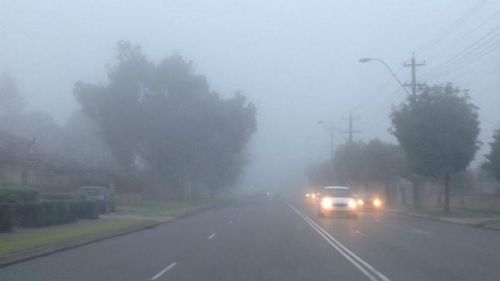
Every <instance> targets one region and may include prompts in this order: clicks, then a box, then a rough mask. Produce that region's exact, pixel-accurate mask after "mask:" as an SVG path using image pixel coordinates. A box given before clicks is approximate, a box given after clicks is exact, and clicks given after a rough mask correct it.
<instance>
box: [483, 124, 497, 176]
mask: <svg viewBox="0 0 500 281" xmlns="http://www.w3.org/2000/svg"><path fill="white" fill-rule="evenodd" d="M490 148H491V150H490V153H488V154H487V155H486V162H485V163H484V165H483V166H484V168H486V170H487V171H488V172H490V173H491V174H492V175H493V176H494V177H495V178H496V179H497V181H500V129H497V130H496V131H495V134H494V135H493V141H492V142H491V143H490Z"/></svg>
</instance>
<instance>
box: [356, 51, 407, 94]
mask: <svg viewBox="0 0 500 281" xmlns="http://www.w3.org/2000/svg"><path fill="white" fill-rule="evenodd" d="M370 61H376V62H379V63H381V64H382V65H384V66H385V68H386V69H387V70H388V71H389V73H391V74H392V77H394V79H396V81H398V84H399V86H401V88H403V90H404V91H405V92H406V93H407V94H408V95H409V94H410V92H408V90H407V89H406V88H405V86H404V84H403V83H402V82H401V80H400V79H399V78H398V76H397V75H396V73H394V71H392V69H391V68H390V67H389V65H388V64H387V63H386V62H385V61H383V60H381V59H377V58H362V59H359V62H360V63H366V62H370Z"/></svg>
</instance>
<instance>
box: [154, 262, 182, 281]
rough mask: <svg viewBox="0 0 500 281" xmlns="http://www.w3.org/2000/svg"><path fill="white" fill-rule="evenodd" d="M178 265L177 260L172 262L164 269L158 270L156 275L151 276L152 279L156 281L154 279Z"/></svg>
mask: <svg viewBox="0 0 500 281" xmlns="http://www.w3.org/2000/svg"><path fill="white" fill-rule="evenodd" d="M176 265H177V263H176V262H173V263H171V264H170V265H169V266H167V267H165V268H164V269H162V271H160V272H158V273H157V274H156V275H155V276H153V277H151V281H154V280H156V279H158V278H160V277H161V276H162V275H163V274H165V272H167V271H169V270H170V269H172V268H173V267H174V266H176Z"/></svg>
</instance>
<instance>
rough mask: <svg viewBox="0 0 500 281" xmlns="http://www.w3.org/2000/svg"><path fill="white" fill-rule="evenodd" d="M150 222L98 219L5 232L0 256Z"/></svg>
mask: <svg viewBox="0 0 500 281" xmlns="http://www.w3.org/2000/svg"><path fill="white" fill-rule="evenodd" d="M148 223H149V224H151V223H152V222H151V221H149V222H148V221H143V220H137V219H98V220H85V221H79V222H77V223H73V224H69V225H63V226H58V227H50V228H39V229H32V230H29V231H27V232H26V233H15V234H14V233H12V234H10V233H9V234H5V235H4V236H3V237H1V238H0V257H1V256H6V255H9V254H13V253H17V252H22V251H26V250H31V249H35V248H39V247H44V246H49V245H53V244H60V243H65V242H71V241H78V240H81V239H85V238H89V237H92V236H98V235H101V234H105V233H110V232H115V231H119V230H125V229H128V228H130V227H133V226H140V225H147V224H148Z"/></svg>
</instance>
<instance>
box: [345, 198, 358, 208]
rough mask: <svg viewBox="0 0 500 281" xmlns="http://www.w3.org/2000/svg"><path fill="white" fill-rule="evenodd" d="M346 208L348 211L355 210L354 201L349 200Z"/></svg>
mask: <svg viewBox="0 0 500 281" xmlns="http://www.w3.org/2000/svg"><path fill="white" fill-rule="evenodd" d="M347 206H349V208H350V209H356V207H357V204H356V201H354V200H349V202H348V203H347Z"/></svg>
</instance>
